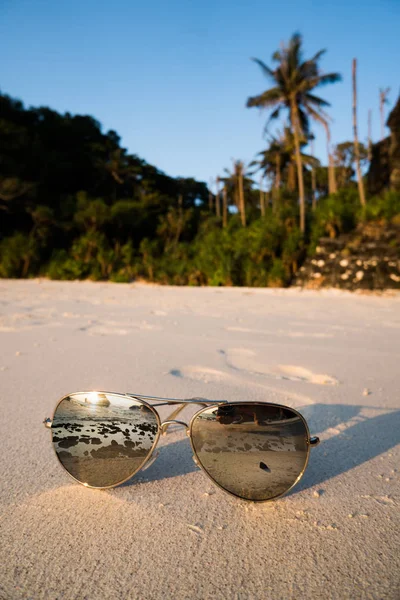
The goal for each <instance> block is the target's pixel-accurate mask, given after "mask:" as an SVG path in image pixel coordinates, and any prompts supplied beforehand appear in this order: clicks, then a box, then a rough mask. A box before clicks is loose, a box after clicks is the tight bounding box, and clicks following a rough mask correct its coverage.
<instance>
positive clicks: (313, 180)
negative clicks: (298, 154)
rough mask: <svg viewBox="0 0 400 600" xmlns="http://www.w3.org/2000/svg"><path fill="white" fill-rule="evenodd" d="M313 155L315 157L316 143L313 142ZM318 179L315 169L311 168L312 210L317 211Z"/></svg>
mask: <svg viewBox="0 0 400 600" xmlns="http://www.w3.org/2000/svg"><path fill="white" fill-rule="evenodd" d="M311 155H312V156H314V141H312V142H311ZM316 188H317V178H316V172H315V167H314V166H312V167H311V194H312V209H313V210H315V209H316V208H317V194H316Z"/></svg>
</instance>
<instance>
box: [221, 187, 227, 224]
mask: <svg viewBox="0 0 400 600" xmlns="http://www.w3.org/2000/svg"><path fill="white" fill-rule="evenodd" d="M227 224H228V191H227V189H226V184H225V185H224V187H223V189H222V227H226V226H227Z"/></svg>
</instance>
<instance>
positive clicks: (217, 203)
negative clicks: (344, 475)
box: [215, 175, 221, 218]
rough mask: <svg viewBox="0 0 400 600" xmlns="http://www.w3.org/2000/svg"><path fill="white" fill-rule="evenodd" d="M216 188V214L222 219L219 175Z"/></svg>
mask: <svg viewBox="0 0 400 600" xmlns="http://www.w3.org/2000/svg"><path fill="white" fill-rule="evenodd" d="M215 187H216V192H215V214H216V215H217V217H218V218H220V217H221V199H220V196H219V177H218V175H217V178H216V180H215Z"/></svg>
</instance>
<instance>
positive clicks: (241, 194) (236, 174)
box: [220, 160, 253, 227]
mask: <svg viewBox="0 0 400 600" xmlns="http://www.w3.org/2000/svg"><path fill="white" fill-rule="evenodd" d="M224 171H225V173H226V177H223V178H221V179H220V181H223V182H224V183H225V185H226V186H227V188H228V190H230V191H231V197H232V199H233V203H234V205H235V206H236V207H237V209H238V211H239V214H240V219H241V222H242V225H243V227H245V226H246V200H245V189H246V190H247V191H248V190H249V189H250V188H251V186H252V185H253V181H252V179H250V175H251V174H252V173H251V172H250V171H249V168H248V167H246V165H245V164H244V162H243V161H241V160H234V161H233V166H232V171H229V169H224Z"/></svg>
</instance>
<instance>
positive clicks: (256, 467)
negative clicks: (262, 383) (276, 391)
mask: <svg viewBox="0 0 400 600" xmlns="http://www.w3.org/2000/svg"><path fill="white" fill-rule="evenodd" d="M191 439H192V444H193V448H194V451H195V453H196V455H197V458H198V460H199V462H200V463H201V465H202V466H203V468H204V469H205V470H206V471H207V473H208V474H209V475H210V477H211V478H212V479H213V480H214V481H215V482H216V483H218V484H219V485H220V486H221V487H222V488H224V489H225V490H227V491H228V492H231V493H232V494H234V495H235V496H239V497H240V498H245V499H247V500H270V499H271V498H275V497H276V496H280V495H281V494H283V493H284V492H286V491H287V490H288V489H289V488H290V487H292V485H293V484H294V483H295V482H296V480H297V479H298V478H299V477H300V475H301V474H302V473H303V471H304V469H305V466H306V464H307V457H308V451H309V444H308V430H307V427H306V424H305V421H304V420H303V418H302V417H301V416H300V415H299V414H298V413H296V412H295V411H293V410H292V409H290V408H285V407H280V406H277V405H273V404H263V403H258V404H253V403H243V404H228V405H221V406H219V407H218V408H216V407H214V408H206V409H204V410H203V411H202V412H201V413H200V414H199V415H198V416H197V417H195V419H194V420H193V422H192V428H191Z"/></svg>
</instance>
